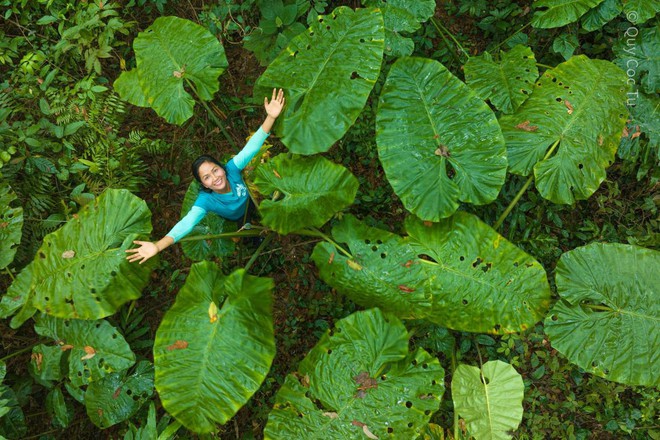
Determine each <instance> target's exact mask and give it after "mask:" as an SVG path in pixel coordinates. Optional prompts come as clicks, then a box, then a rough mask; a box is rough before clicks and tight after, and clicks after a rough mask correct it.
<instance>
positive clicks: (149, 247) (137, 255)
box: [126, 240, 159, 264]
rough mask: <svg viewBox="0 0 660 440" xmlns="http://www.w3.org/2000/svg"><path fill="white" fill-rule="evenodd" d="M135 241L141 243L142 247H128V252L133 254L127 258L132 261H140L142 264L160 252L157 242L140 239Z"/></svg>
mask: <svg viewBox="0 0 660 440" xmlns="http://www.w3.org/2000/svg"><path fill="white" fill-rule="evenodd" d="M133 243H135V244H139V245H140V247H138V248H135V249H126V252H127V253H129V254H131V255H129V256H127V257H126V259H127V260H128V261H129V262H131V263H133V262H135V261H139V262H140V264H142V263H144V262H145V261H147V260H148V259H149V258H151V257H153V256H154V255H156V254H157V253H158V252H159V250H158V246H157V245H156V243H152V242H150V241H138V240H136V241H134V242H133Z"/></svg>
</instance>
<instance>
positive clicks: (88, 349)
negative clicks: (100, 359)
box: [80, 345, 96, 361]
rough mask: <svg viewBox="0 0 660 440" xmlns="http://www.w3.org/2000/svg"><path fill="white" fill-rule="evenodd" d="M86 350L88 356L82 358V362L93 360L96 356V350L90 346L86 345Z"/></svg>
mask: <svg viewBox="0 0 660 440" xmlns="http://www.w3.org/2000/svg"><path fill="white" fill-rule="evenodd" d="M84 350H85V353H87V354H86V355H84V356H83V357H81V358H80V360H81V361H86V360H87V359H91V358H93V357H94V356H96V350H94V348H92V347H90V346H89V345H85V347H84Z"/></svg>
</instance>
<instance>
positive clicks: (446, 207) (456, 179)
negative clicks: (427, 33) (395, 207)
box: [376, 58, 507, 221]
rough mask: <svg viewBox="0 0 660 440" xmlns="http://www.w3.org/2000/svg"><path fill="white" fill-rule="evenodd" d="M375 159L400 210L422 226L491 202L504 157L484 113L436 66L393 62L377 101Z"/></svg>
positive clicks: (421, 61)
mask: <svg viewBox="0 0 660 440" xmlns="http://www.w3.org/2000/svg"><path fill="white" fill-rule="evenodd" d="M376 142H377V143H378V155H379V157H380V161H381V162H382V164H383V168H384V170H385V173H386V175H387V179H388V180H389V182H390V184H391V185H392V188H393V189H394V192H395V193H396V194H397V195H398V196H399V197H400V198H401V201H402V202H403V204H404V206H405V207H406V209H408V210H409V211H411V212H412V213H413V214H415V215H417V216H418V217H420V218H422V219H424V220H431V221H437V220H440V219H441V218H445V217H449V216H450V215H452V214H453V213H454V212H455V211H456V209H457V208H458V206H459V203H460V202H468V203H474V204H478V205H481V204H485V203H488V202H491V201H493V200H495V198H497V195H498V193H499V191H500V188H501V186H502V184H503V183H504V177H505V175H506V163H507V162H506V149H505V147H504V140H503V138H502V133H501V131H500V127H499V125H498V124H497V120H496V119H495V115H494V114H493V112H492V110H491V109H490V108H489V107H488V106H487V105H486V103H485V102H483V101H482V100H481V99H480V98H479V97H478V96H477V95H476V93H475V92H474V91H473V90H471V89H470V88H469V87H467V86H466V85H465V84H463V82H461V81H460V80H459V79H458V78H456V77H455V76H454V75H452V74H451V73H450V72H449V71H448V70H447V69H446V68H445V67H444V66H443V65H442V64H440V63H439V62H437V61H433V60H429V59H424V58H400V59H399V60H398V61H396V62H395V63H394V65H392V68H391V69H390V72H389V74H388V76H387V80H386V81H385V85H384V86H383V90H382V92H381V95H380V104H379V106H378V114H377V118H376Z"/></svg>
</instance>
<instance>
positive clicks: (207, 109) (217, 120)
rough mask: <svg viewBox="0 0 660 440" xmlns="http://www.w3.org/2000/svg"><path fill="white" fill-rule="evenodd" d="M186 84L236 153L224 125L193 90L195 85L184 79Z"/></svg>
mask: <svg viewBox="0 0 660 440" xmlns="http://www.w3.org/2000/svg"><path fill="white" fill-rule="evenodd" d="M186 84H188V87H190V89H191V90H192V91H193V93H194V94H195V96H196V97H197V100H198V101H199V103H200V104H202V107H204V108H205V109H206V112H207V113H208V114H209V116H210V117H211V119H213V122H215V125H216V126H217V127H218V128H219V129H220V131H222V134H223V135H224V137H225V139H227V141H229V144H230V145H231V146H232V148H233V149H234V151H238V145H236V142H234V139H232V137H231V136H229V133H228V132H227V129H226V128H225V124H223V123H222V121H221V120H220V119H218V117H217V116H216V115H215V113H213V111H212V110H211V109H210V108H209V106H208V104H206V102H205V101H204V100H203V99H202V98H201V97H200V96H199V93H197V89H196V88H195V85H194V84H193V83H192V81H190V80H188V79H186Z"/></svg>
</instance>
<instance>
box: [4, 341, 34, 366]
mask: <svg viewBox="0 0 660 440" xmlns="http://www.w3.org/2000/svg"><path fill="white" fill-rule="evenodd" d="M36 345H37V344H34V345H31V346H29V347H25V348H21V349H20V350H18V351H15V352H13V353H12V354H10V355H7V356H5V357H3V358H0V362H5V361H6V360H7V359H11V358H13V357H15V356H18V355H19V354H22V353H25V352H26V351H30V350H32V349H33V348H34V347H35V346H36Z"/></svg>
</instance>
